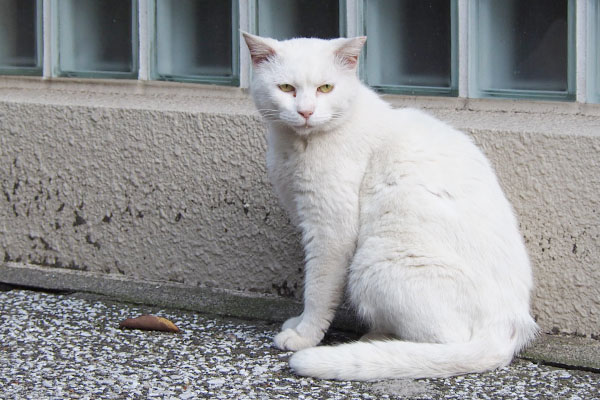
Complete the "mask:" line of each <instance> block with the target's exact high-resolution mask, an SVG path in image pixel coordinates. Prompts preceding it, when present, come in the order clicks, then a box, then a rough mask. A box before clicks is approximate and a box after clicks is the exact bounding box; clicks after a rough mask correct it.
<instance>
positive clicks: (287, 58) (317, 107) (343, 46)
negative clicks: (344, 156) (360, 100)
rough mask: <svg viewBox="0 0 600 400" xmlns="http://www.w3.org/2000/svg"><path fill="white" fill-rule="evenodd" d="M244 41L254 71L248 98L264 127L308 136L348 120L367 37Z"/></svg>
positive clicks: (254, 38)
mask: <svg viewBox="0 0 600 400" xmlns="http://www.w3.org/2000/svg"><path fill="white" fill-rule="evenodd" d="M243 35H244V39H245V40H246V44H247V45H248V49H249V50H250V55H251V57H252V65H253V69H254V74H253V81H252V95H253V97H254V101H255V103H256V106H257V108H258V110H259V112H260V113H261V115H262V116H263V117H264V118H265V119H266V120H267V121H270V122H275V123H281V124H284V125H286V126H288V127H290V128H292V129H293V130H294V131H295V132H296V133H298V134H300V135H308V134H310V133H311V132H314V131H323V130H328V129H330V128H331V127H333V126H335V125H337V124H339V123H340V122H341V121H343V120H344V119H345V118H346V117H347V115H348V112H349V110H350V108H351V105H352V102H353V100H354V98H355V94H356V90H357V87H358V86H359V85H360V81H359V80H358V78H357V76H356V68H357V65H358V57H359V55H360V51H361V49H362V47H363V45H364V43H365V40H366V37H357V38H350V39H346V38H340V39H332V40H322V39H305V38H301V39H291V40H286V41H277V40H274V39H269V38H262V37H259V36H254V35H250V34H247V33H244V34H243Z"/></svg>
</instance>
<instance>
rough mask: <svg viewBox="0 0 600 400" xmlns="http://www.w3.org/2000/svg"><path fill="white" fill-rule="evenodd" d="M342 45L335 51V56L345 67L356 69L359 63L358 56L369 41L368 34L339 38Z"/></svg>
mask: <svg viewBox="0 0 600 400" xmlns="http://www.w3.org/2000/svg"><path fill="white" fill-rule="evenodd" d="M338 40H339V41H340V42H341V45H340V46H339V47H338V48H337V50H336V51H335V56H336V58H337V59H338V61H339V62H340V64H342V66H343V67H345V68H348V69H352V70H354V69H356V66H357V65H358V57H359V56H360V52H361V50H362V48H363V46H364V45H365V42H366V41H367V37H366V36H359V37H355V38H350V39H338Z"/></svg>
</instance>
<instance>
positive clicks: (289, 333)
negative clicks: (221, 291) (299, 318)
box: [274, 328, 320, 351]
mask: <svg viewBox="0 0 600 400" xmlns="http://www.w3.org/2000/svg"><path fill="white" fill-rule="evenodd" d="M274 341H275V346H277V348H278V349H280V350H291V351H298V350H302V349H306V348H308V347H314V346H316V345H317V344H318V343H319V341H320V339H319V338H316V337H305V336H300V334H299V333H298V332H297V331H296V330H295V329H291V328H288V329H285V330H283V331H281V332H280V333H278V334H277V335H276V336H275V340H274Z"/></svg>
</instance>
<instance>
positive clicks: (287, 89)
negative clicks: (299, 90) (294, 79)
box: [279, 83, 296, 93]
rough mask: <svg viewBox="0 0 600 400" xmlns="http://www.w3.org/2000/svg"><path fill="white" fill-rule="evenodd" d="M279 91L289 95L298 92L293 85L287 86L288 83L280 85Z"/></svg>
mask: <svg viewBox="0 0 600 400" xmlns="http://www.w3.org/2000/svg"><path fill="white" fill-rule="evenodd" d="M279 89H280V90H281V91H282V92H286V93H288V92H293V91H294V90H296V88H295V87H293V86H292V85H289V84H287V83H284V84H282V85H279Z"/></svg>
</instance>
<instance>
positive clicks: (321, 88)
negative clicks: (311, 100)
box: [317, 83, 333, 93]
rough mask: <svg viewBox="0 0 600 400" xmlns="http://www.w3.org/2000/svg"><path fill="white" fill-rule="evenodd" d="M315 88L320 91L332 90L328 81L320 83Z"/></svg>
mask: <svg viewBox="0 0 600 400" xmlns="http://www.w3.org/2000/svg"><path fill="white" fill-rule="evenodd" d="M317 90H318V91H319V92H321V93H329V92H331V91H332V90H333V85H330V84H329V83H326V84H324V85H321V86H319V87H318V88H317Z"/></svg>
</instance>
